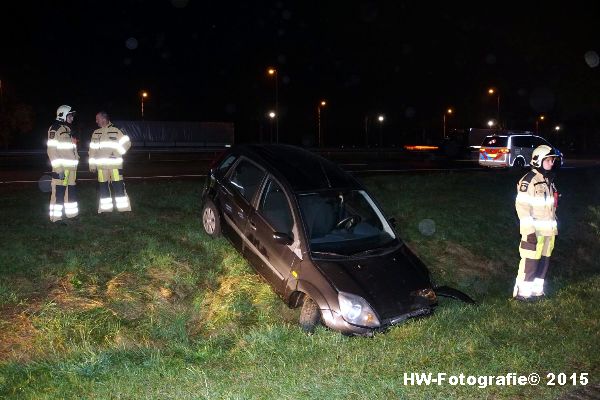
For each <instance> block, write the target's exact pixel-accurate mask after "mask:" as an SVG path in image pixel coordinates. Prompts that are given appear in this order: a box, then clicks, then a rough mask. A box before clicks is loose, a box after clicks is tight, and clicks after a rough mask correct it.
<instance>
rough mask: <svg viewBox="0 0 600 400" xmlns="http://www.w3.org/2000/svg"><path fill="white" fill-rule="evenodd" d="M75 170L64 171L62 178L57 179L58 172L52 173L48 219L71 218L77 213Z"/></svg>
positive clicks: (53, 220) (54, 220)
mask: <svg viewBox="0 0 600 400" xmlns="http://www.w3.org/2000/svg"><path fill="white" fill-rule="evenodd" d="M76 178H77V171H71V170H66V171H64V178H63V179H59V178H58V173H56V172H54V173H52V181H51V187H52V193H51V195H50V213H49V216H50V221H52V222H56V221H59V220H61V219H62V218H63V212H64V216H66V217H67V218H73V217H76V216H77V215H79V204H78V202H77V187H76V186H75V181H76Z"/></svg>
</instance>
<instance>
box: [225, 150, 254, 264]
mask: <svg viewBox="0 0 600 400" xmlns="http://www.w3.org/2000/svg"><path fill="white" fill-rule="evenodd" d="M264 178H265V171H264V170H263V169H262V168H261V167H260V166H258V165H257V164H255V163H253V162H252V161H250V160H248V159H246V158H241V159H240V160H239V162H238V163H237V164H236V165H235V166H234V167H233V169H232V171H231V172H230V173H229V174H228V175H227V179H225V182H224V184H223V186H222V193H220V196H221V200H222V201H221V203H222V207H223V219H224V220H225V223H226V224H227V225H228V228H229V229H224V230H223V233H224V234H225V235H226V236H227V238H228V239H229V240H230V241H231V243H233V245H234V247H236V248H237V249H238V250H240V252H242V253H243V252H244V245H245V240H244V238H245V235H244V232H245V230H246V224H247V223H248V217H249V216H250V215H251V214H252V212H253V208H252V203H253V200H254V197H255V196H256V193H257V192H258V190H259V188H260V187H261V185H262V183H263V180H264Z"/></svg>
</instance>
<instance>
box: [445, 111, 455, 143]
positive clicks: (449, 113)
mask: <svg viewBox="0 0 600 400" xmlns="http://www.w3.org/2000/svg"><path fill="white" fill-rule="evenodd" d="M453 112H454V110H453V109H452V108H448V109H447V110H446V112H445V113H444V115H443V120H444V136H443V139H446V114H447V115H452V113H453Z"/></svg>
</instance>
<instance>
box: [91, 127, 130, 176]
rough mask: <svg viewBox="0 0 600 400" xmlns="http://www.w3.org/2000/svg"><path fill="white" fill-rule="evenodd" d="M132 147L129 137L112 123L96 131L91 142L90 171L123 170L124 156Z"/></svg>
mask: <svg viewBox="0 0 600 400" xmlns="http://www.w3.org/2000/svg"><path fill="white" fill-rule="evenodd" d="M130 147H131V141H130V140H129V136H127V135H125V134H123V132H122V131H121V130H120V129H119V128H117V127H116V126H114V125H113V124H112V123H110V124H108V125H107V126H105V127H104V128H98V129H96V130H95V131H94V133H92V140H91V141H90V151H89V156H90V160H89V163H90V169H115V168H116V169H121V168H123V155H124V154H125V153H126V152H127V150H129V148H130Z"/></svg>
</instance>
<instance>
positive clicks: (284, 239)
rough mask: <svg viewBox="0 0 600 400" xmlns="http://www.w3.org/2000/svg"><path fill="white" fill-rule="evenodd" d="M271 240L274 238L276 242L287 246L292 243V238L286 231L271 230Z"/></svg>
mask: <svg viewBox="0 0 600 400" xmlns="http://www.w3.org/2000/svg"><path fill="white" fill-rule="evenodd" d="M273 240H275V242H276V243H279V244H283V245H285V246H289V245H291V244H292V243H294V239H293V238H292V237H291V236H290V235H288V234H287V233H283V232H273Z"/></svg>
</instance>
